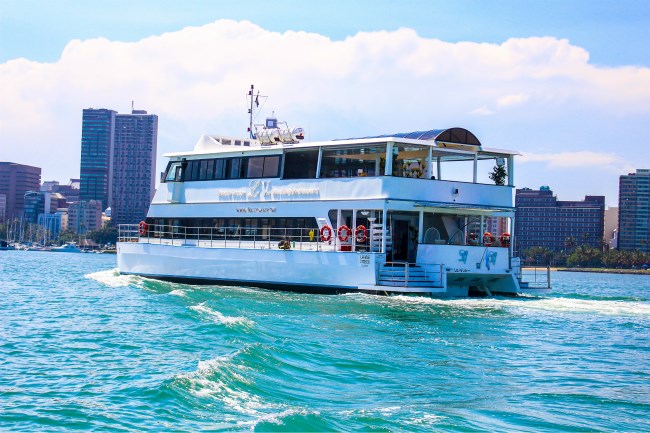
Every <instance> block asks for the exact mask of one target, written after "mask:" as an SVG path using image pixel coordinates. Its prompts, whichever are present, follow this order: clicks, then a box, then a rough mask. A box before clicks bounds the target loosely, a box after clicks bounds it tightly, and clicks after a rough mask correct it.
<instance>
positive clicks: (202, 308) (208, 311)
mask: <svg viewBox="0 0 650 433" xmlns="http://www.w3.org/2000/svg"><path fill="white" fill-rule="evenodd" d="M190 310H193V311H196V312H197V313H199V314H201V315H203V316H207V317H210V318H211V319H212V320H213V321H214V322H215V323H217V324H220V325H226V326H244V327H247V328H250V327H252V326H253V325H254V323H253V321H252V320H250V319H248V318H246V317H242V316H236V317H232V316H226V315H224V314H223V313H221V312H219V311H217V310H213V309H212V308H210V307H208V306H207V305H206V303H205V302H202V303H200V304H198V305H192V306H191V307H190Z"/></svg>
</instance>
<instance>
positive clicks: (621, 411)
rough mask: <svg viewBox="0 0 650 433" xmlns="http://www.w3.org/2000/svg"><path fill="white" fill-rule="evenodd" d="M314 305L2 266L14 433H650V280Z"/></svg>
mask: <svg viewBox="0 0 650 433" xmlns="http://www.w3.org/2000/svg"><path fill="white" fill-rule="evenodd" d="M552 278H553V280H554V284H555V291H554V293H553V294H552V295H549V296H546V297H541V298H525V299H456V300H436V299H431V298H414V297H404V296H396V297H378V296H371V295H359V294H352V295H340V296H324V295H307V294H296V293H283V292H272V291H265V290H257V289H250V288H231V287H220V286H191V285H183V284H172V283H166V282H160V281H153V280H147V279H144V278H140V277H132V276H120V275H118V274H117V273H116V271H115V256H113V255H107V254H104V255H97V254H65V253H43V252H23V251H0V311H1V313H0V430H2V431H7V430H8V431H29V432H32V431H64V430H84V431H85V430H100V431H199V430H203V431H260V432H261V431H364V432H384V431H408V432H412V431H413V432H429V431H477V430H483V431H512V430H517V431H536V432H537V431H557V430H563V431H593V430H600V431H614V430H616V431H621V430H623V431H648V430H650V418H649V417H648V415H650V276H638V275H607V274H573V273H557V272H556V273H553V274H552Z"/></svg>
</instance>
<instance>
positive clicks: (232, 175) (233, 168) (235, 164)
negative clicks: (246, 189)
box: [228, 158, 246, 179]
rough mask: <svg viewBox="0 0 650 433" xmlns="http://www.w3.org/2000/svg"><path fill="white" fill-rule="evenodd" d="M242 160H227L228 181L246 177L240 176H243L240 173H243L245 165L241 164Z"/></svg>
mask: <svg viewBox="0 0 650 433" xmlns="http://www.w3.org/2000/svg"><path fill="white" fill-rule="evenodd" d="M242 159H244V158H231V159H229V160H228V162H229V164H228V165H229V166H230V167H229V170H228V172H229V176H228V178H229V179H240V178H242V177H246V176H242V174H244V173H242V172H244V171H245V170H244V168H245V165H244V164H242Z"/></svg>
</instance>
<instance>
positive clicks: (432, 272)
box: [377, 262, 444, 288]
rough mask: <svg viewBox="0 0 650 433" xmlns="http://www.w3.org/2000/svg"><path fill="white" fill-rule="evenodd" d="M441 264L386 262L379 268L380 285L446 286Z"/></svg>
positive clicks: (378, 281)
mask: <svg viewBox="0 0 650 433" xmlns="http://www.w3.org/2000/svg"><path fill="white" fill-rule="evenodd" d="M443 272H444V270H443V269H442V266H441V265H416V264H413V263H394V262H388V263H384V264H382V265H381V266H380V268H379V278H378V280H377V283H378V285H380V286H387V287H436V288H440V287H444V283H443V280H444V276H443Z"/></svg>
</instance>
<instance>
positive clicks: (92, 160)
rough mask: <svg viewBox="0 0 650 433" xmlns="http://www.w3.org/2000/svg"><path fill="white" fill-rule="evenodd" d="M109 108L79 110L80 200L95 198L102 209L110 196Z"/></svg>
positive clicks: (111, 130)
mask: <svg viewBox="0 0 650 433" xmlns="http://www.w3.org/2000/svg"><path fill="white" fill-rule="evenodd" d="M116 114H117V113H116V112H115V111H113V110H107V109H104V108H101V109H97V110H96V109H94V108H88V109H85V110H83V116H82V123H81V169H80V177H81V184H80V190H79V199H80V200H99V201H101V203H102V207H103V208H104V209H105V208H107V207H108V206H110V202H111V199H112V191H111V178H112V176H113V141H114V134H115V115H116Z"/></svg>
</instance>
